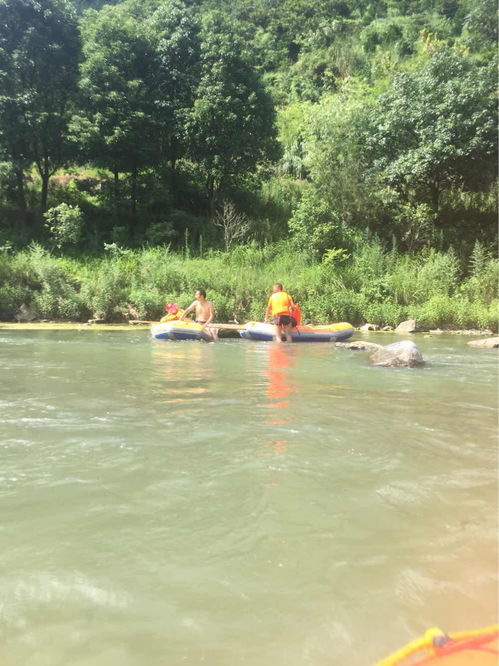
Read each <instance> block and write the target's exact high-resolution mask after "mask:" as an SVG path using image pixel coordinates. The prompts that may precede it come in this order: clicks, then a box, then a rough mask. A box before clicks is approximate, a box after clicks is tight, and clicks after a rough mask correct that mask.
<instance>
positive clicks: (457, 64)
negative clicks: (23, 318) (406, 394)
mask: <svg viewBox="0 0 499 666" xmlns="http://www.w3.org/2000/svg"><path fill="white" fill-rule="evenodd" d="M496 41H497V5H496V2H495V0H452V1H447V0H411V1H404V2H400V1H399V0H397V1H395V0H376V1H374V0H362V1H360V2H359V1H358V0H355V1H354V0H341V1H340V0H316V2H314V3H310V2H309V1H308V0H307V1H305V0H279V1H278V2H272V3H269V2H267V1H266V0H230V1H226V0H189V1H187V0H185V1H183V0H140V1H139V0H124V1H123V2H117V1H115V2H106V3H104V2H102V1H101V0H74V2H73V1H71V0H44V2H43V3H39V2H37V1H35V0H0V319H6V320H10V319H12V318H13V317H14V315H15V313H16V312H17V311H18V310H19V307H20V305H21V304H23V303H24V304H25V305H27V306H29V307H30V308H32V309H33V310H35V311H36V312H37V313H38V314H39V316H40V317H41V318H57V319H68V320H69V319H70V320H77V321H83V320H86V319H88V318H93V317H97V318H104V319H107V320H110V321H118V320H120V319H121V320H123V319H124V318H134V317H138V318H146V319H155V318H158V317H159V316H160V314H161V312H162V307H163V305H164V303H165V301H166V300H175V301H177V302H178V303H179V304H181V305H186V303H187V302H188V301H190V300H191V298H192V292H193V290H194V289H195V288H197V287H198V286H204V287H205V288H206V289H207V290H208V292H209V295H210V296H211V297H212V298H213V300H214V302H215V306H216V308H217V313H218V318H219V319H221V320H224V319H225V320H229V319H233V318H237V319H238V320H243V319H246V318H257V319H261V317H262V312H263V303H264V302H265V299H266V295H267V293H268V290H269V287H270V285H271V284H272V283H273V282H274V281H275V280H276V279H277V280H279V281H282V282H283V283H285V285H286V287H287V288H288V289H289V290H290V291H291V292H292V293H293V295H294V296H295V298H296V299H297V300H298V301H299V302H300V303H301V305H302V310H303V312H304V315H305V317H306V318H308V319H310V320H313V321H322V322H324V321H328V320H331V319H333V320H340V319H345V320H349V321H351V322H352V323H362V322H363V321H366V320H368V321H370V322H372V323H377V324H380V325H394V324H396V323H398V322H399V321H401V320H402V319H404V318H408V317H411V318H417V319H419V320H421V321H422V322H423V323H424V324H426V325H429V326H434V327H435V326H441V327H467V326H470V327H490V328H496V327H497V270H498V269H497V249H496V235H497V166H496V165H497V142H496V131H497V130H496V128H497V93H496V68H497V59H496Z"/></svg>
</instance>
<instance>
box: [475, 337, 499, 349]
mask: <svg viewBox="0 0 499 666" xmlns="http://www.w3.org/2000/svg"><path fill="white" fill-rule="evenodd" d="M468 344H469V346H470V347H481V348H482V349H494V348H495V347H499V338H485V340H472V341H471V342H468Z"/></svg>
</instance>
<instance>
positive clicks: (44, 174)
mask: <svg viewBox="0 0 499 666" xmlns="http://www.w3.org/2000/svg"><path fill="white" fill-rule="evenodd" d="M41 177H42V198H41V203H42V213H44V212H45V211H46V210H47V198H48V190H49V179H50V173H49V172H48V171H45V170H44V171H43V172H42V173H41Z"/></svg>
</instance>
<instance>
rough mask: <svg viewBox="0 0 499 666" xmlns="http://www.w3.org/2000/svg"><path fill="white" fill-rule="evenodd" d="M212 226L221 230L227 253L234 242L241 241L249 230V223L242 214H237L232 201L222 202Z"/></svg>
mask: <svg viewBox="0 0 499 666" xmlns="http://www.w3.org/2000/svg"><path fill="white" fill-rule="evenodd" d="M213 224H214V225H215V226H216V227H219V228H220V229H221V230H222V233H223V237H224V246H225V251H226V252H229V250H230V249H231V247H232V246H233V245H234V243H235V242H236V241H241V240H242V239H243V238H244V237H245V236H246V234H247V233H248V230H249V222H248V219H247V217H246V215H244V213H238V212H237V208H236V207H235V205H234V204H233V203H232V201H224V202H223V203H222V206H221V207H220V209H219V210H218V212H217V214H216V215H215V218H214V220H213Z"/></svg>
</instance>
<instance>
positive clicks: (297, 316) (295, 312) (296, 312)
mask: <svg viewBox="0 0 499 666" xmlns="http://www.w3.org/2000/svg"><path fill="white" fill-rule="evenodd" d="M291 316H292V317H293V319H294V320H295V321H296V324H295V326H299V325H300V324H301V310H300V306H299V305H298V304H297V303H295V304H294V305H293V306H292V307H291Z"/></svg>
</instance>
